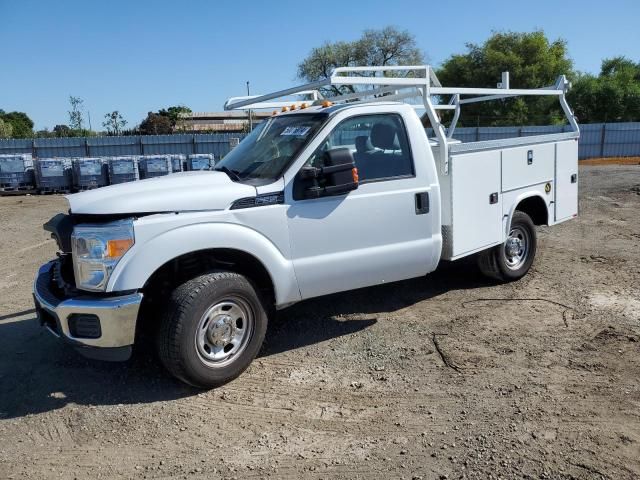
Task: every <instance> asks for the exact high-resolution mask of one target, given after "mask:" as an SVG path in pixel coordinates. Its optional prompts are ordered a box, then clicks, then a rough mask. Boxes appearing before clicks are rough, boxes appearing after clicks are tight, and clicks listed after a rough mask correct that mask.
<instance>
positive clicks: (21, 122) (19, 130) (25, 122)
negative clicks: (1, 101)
mask: <svg viewBox="0 0 640 480" xmlns="http://www.w3.org/2000/svg"><path fill="white" fill-rule="evenodd" d="M0 119H2V120H3V121H4V123H8V124H9V125H11V129H12V133H11V136H12V137H13V138H30V137H33V121H32V120H31V119H30V118H29V116H28V115H27V114H26V113H24V112H5V111H4V110H0Z"/></svg>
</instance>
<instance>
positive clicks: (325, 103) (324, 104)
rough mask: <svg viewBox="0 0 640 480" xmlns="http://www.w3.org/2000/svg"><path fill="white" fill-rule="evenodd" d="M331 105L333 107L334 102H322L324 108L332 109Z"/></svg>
mask: <svg viewBox="0 0 640 480" xmlns="http://www.w3.org/2000/svg"><path fill="white" fill-rule="evenodd" d="M331 105H333V102H330V101H329V100H325V101H324V102H322V106H323V108H327V107H330V106H331Z"/></svg>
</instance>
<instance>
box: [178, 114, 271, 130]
mask: <svg viewBox="0 0 640 480" xmlns="http://www.w3.org/2000/svg"><path fill="white" fill-rule="evenodd" d="M251 116H252V118H253V121H254V123H258V122H261V121H262V120H264V119H265V118H268V117H270V116H271V112H262V111H253V112H251ZM180 117H181V121H180V123H181V126H180V129H181V130H186V131H189V132H203V131H216V132H242V131H243V130H246V125H247V123H249V117H248V115H247V112H246V111H243V110H230V111H225V112H192V113H182V114H181V115H180Z"/></svg>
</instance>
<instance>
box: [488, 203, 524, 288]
mask: <svg viewBox="0 0 640 480" xmlns="http://www.w3.org/2000/svg"><path fill="white" fill-rule="evenodd" d="M536 248H537V238H536V227H535V225H534V224H533V221H532V220H531V217H529V215H527V214H526V213H524V212H521V211H518V210H517V211H516V212H515V213H514V214H513V218H512V219H511V227H510V229H509V236H508V237H507V240H506V241H505V242H504V243H503V244H501V245H497V246H495V247H493V248H490V249H489V250H485V251H484V252H481V253H480V254H479V256H478V266H479V267H480V270H481V271H482V273H483V274H484V275H486V276H488V277H490V278H494V279H496V280H499V281H501V282H512V281H514V280H519V279H521V278H522V277H524V276H525V275H526V274H527V272H528V271H529V269H530V268H531V265H532V264H533V260H534V258H535V256H536Z"/></svg>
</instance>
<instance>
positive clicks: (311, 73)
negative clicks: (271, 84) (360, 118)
mask: <svg viewBox="0 0 640 480" xmlns="http://www.w3.org/2000/svg"><path fill="white" fill-rule="evenodd" d="M424 62H425V60H424V54H423V52H422V51H421V50H420V49H419V48H418V46H417V44H416V39H415V37H414V36H413V35H412V34H411V33H409V32H408V31H407V30H398V29H397V28H396V27H391V26H389V27H385V28H383V29H382V30H365V31H364V32H363V33H362V36H361V37H360V38H359V39H357V40H354V41H352V42H345V41H338V42H326V43H324V44H323V45H322V46H320V47H316V48H314V49H312V50H311V52H310V53H309V55H308V56H307V58H305V59H304V60H303V61H302V62H301V63H300V64H299V65H298V78H300V79H302V80H305V81H307V82H315V81H317V80H323V79H326V78H328V77H329V76H330V75H331V71H332V70H333V69H334V68H337V67H353V66H387V65H389V66H392V65H420V64H423V63H424ZM352 91H353V88H352V87H350V86H349V87H340V88H338V87H331V89H330V92H331V93H333V94H336V95H337V94H340V93H341V92H342V93H346V92H352Z"/></svg>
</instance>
